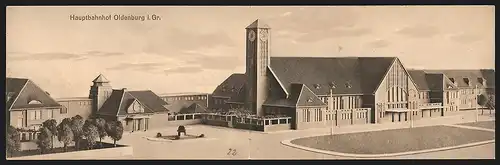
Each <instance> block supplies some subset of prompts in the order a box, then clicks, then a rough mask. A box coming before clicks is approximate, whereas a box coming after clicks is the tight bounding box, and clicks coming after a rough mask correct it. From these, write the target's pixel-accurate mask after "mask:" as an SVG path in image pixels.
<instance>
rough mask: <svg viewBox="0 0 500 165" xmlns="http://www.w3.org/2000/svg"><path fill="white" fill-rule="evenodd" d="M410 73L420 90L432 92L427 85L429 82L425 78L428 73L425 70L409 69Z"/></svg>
mask: <svg viewBox="0 0 500 165" xmlns="http://www.w3.org/2000/svg"><path fill="white" fill-rule="evenodd" d="M408 73H409V74H410V76H411V78H412V79H413V81H414V82H415V84H416V85H417V89H418V90H430V88H429V86H428V85H427V80H426V77H425V75H426V73H425V71H424V70H412V69H409V70H408Z"/></svg>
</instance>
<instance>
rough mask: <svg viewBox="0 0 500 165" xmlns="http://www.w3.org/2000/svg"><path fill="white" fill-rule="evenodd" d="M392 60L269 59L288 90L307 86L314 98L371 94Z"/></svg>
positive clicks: (386, 58) (376, 58) (393, 58)
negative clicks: (297, 85)
mask: <svg viewBox="0 0 500 165" xmlns="http://www.w3.org/2000/svg"><path fill="white" fill-rule="evenodd" d="M395 59H396V58H395V57H271V68H272V70H273V71H274V73H275V74H276V76H277V78H278V79H279V81H280V82H281V83H282V84H283V85H284V86H285V88H287V91H289V90H290V88H291V84H292V83H301V84H304V85H306V86H307V87H308V88H309V89H310V90H311V91H312V92H313V93H315V94H316V95H328V94H329V93H330V86H331V84H335V89H334V90H333V93H334V94H372V93H373V92H374V91H375V90H376V88H377V87H378V85H379V84H380V82H381V81H382V79H383V78H384V76H385V73H386V72H387V70H388V69H389V68H390V66H391V65H392V63H393V62H394V60H395Z"/></svg>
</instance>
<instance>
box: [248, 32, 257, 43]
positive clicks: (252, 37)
mask: <svg viewBox="0 0 500 165" xmlns="http://www.w3.org/2000/svg"><path fill="white" fill-rule="evenodd" d="M255 37H256V36H255V31H253V30H250V32H248V40H250V41H252V42H253V41H255Z"/></svg>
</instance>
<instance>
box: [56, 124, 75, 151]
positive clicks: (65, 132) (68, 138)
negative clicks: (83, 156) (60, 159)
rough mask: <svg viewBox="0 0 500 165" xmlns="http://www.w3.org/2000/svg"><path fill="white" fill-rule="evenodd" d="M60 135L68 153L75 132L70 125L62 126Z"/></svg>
mask: <svg viewBox="0 0 500 165" xmlns="http://www.w3.org/2000/svg"><path fill="white" fill-rule="evenodd" d="M58 133H59V136H58V138H59V141H60V142H62V143H63V144H64V151H65V152H66V151H68V145H69V144H71V142H72V141H73V138H74V135H73V131H72V130H71V127H70V125H69V124H63V125H61V128H60V129H59V131H58Z"/></svg>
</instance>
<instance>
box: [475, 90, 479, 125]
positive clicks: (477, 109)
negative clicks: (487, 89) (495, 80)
mask: <svg viewBox="0 0 500 165" xmlns="http://www.w3.org/2000/svg"><path fill="white" fill-rule="evenodd" d="M477 92H478V91H477V84H476V87H475V88H474V95H475V96H474V97H475V98H476V99H475V102H476V103H474V105H475V107H476V122H478V121H479V108H478V103H477V101H478V99H477Z"/></svg>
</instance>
